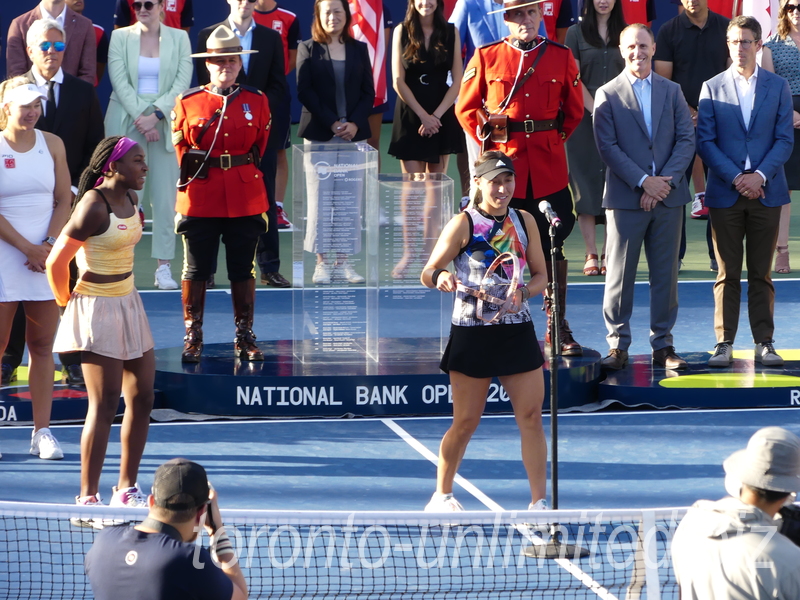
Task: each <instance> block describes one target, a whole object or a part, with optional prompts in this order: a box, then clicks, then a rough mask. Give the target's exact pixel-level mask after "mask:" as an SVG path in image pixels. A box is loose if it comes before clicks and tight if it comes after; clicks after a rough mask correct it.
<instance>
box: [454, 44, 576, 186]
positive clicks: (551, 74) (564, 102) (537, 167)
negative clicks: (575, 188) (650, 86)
mask: <svg viewBox="0 0 800 600" xmlns="http://www.w3.org/2000/svg"><path fill="white" fill-rule="evenodd" d="M547 44H548V48H547V53H546V54H545V55H544V56H543V57H542V59H541V60H540V61H539V64H538V65H536V69H535V71H534V73H533V75H531V77H530V78H529V79H528V80H527V81H526V82H525V84H524V85H523V86H522V89H520V90H519V91H517V93H516V94H514V97H513V98H512V100H511V103H510V104H509V106H508V108H507V109H506V110H505V114H507V115H508V116H509V119H510V121H512V122H513V121H517V122H519V121H525V120H528V119H530V120H533V121H545V120H549V119H555V118H557V116H558V110H559V108H561V109H562V110H563V111H564V124H563V126H562V129H561V131H562V132H563V134H564V136H563V139H562V135H561V133H559V131H557V130H555V129H551V130H548V131H539V132H536V133H524V132H518V133H509V139H508V143H506V144H494V145H493V146H492V147H491V149H495V150H500V151H501V152H504V153H505V154H507V155H508V156H509V157H510V158H512V159H514V169H515V170H516V175H517V187H516V192H515V194H514V196H515V197H516V198H525V195H526V191H527V187H528V186H527V182H528V179H529V178H530V179H531V181H532V184H533V194H534V198H543V197H544V196H548V195H550V194H553V193H555V192H558V191H559V190H562V189H564V188H565V187H567V185H568V184H569V177H568V174H567V156H566V153H565V151H564V142H565V140H566V138H568V137H569V136H570V135H571V134H572V132H573V131H574V130H575V128H576V127H577V126H578V124H579V123H580V122H581V119H582V118H583V95H582V92H581V88H580V75H579V73H578V67H577V65H576V64H575V59H574V58H573V57H572V52H570V50H569V49H567V48H566V47H565V46H561V45H560V44H556V43H554V42H550V41H548V42H547ZM539 48H540V46H537V47H536V48H534V49H532V50H527V51H524V50H520V49H518V48H515V47H514V46H512V44H511V41H510V38H506V39H504V40H501V41H499V42H495V43H494V44H489V45H488V46H484V47H482V48H478V50H476V51H475V54H474V55H473V57H472V59H471V60H470V61H469V64H468V65H467V68H466V70H465V71H464V79H463V82H462V84H461V91H460V93H459V96H458V103H457V104H456V116H457V117H458V120H459V122H460V123H461V126H462V127H463V128H464V130H465V131H466V132H467V133H469V134H470V135H471V136H472V137H473V138H475V139H476V140H477V139H478V138H477V134H476V131H477V127H478V117H477V112H478V111H479V110H482V109H483V106H484V105H485V106H486V108H487V109H488V110H489V112H494V113H496V112H498V106H499V105H500V103H501V102H502V101H503V100H504V99H505V98H506V96H508V94H509V93H510V92H511V88H512V87H513V85H514V81H515V80H516V77H517V73H518V72H519V73H520V75H519V77H520V78H521V77H522V76H523V75H524V74H525V72H526V71H527V70H528V69H529V68H530V67H531V65H532V64H533V61H534V60H535V59H536V55H537V53H538V52H539ZM520 60H522V68H521V69H519V71H518V68H519V65H520Z"/></svg>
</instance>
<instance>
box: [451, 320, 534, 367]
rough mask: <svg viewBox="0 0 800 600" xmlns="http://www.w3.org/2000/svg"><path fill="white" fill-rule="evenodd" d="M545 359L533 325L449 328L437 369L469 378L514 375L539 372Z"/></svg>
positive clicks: (514, 324)
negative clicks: (454, 372) (461, 374)
mask: <svg viewBox="0 0 800 600" xmlns="http://www.w3.org/2000/svg"><path fill="white" fill-rule="evenodd" d="M543 364H544V356H542V351H541V349H540V348H539V341H538V340H537V339H536V330H535V329H534V328H533V323H532V322H531V321H528V322H527V323H513V324H511V325H478V326H475V327H465V326H462V325H451V327H450V340H449V341H448V342H447V348H445V350H444V355H443V356H442V361H441V362H440V363H439V368H440V369H441V370H442V371H444V372H445V373H449V372H450V371H451V370H452V371H458V372H459V373H463V374H464V375H468V376H469V377H476V378H486V377H502V376H504V375H515V374H517V373H525V372H527V371H533V370H535V369H538V368H539V367H541V366H542V365H543Z"/></svg>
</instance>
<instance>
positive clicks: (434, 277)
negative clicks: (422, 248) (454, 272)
mask: <svg viewBox="0 0 800 600" xmlns="http://www.w3.org/2000/svg"><path fill="white" fill-rule="evenodd" d="M442 273H447V274H449V273H450V271H448V270H447V269H436V270H435V271H434V272H433V275H431V281H432V282H433V287H436V282H437V281H439V275H441V274H442Z"/></svg>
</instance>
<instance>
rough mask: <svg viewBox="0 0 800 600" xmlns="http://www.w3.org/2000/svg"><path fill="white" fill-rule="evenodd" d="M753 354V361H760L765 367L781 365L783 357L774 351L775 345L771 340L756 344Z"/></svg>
mask: <svg viewBox="0 0 800 600" xmlns="http://www.w3.org/2000/svg"><path fill="white" fill-rule="evenodd" d="M754 355H755V356H754V358H755V361H756V362H757V363H761V364H762V365H764V366H765V367H782V366H783V359H782V358H781V356H780V355H779V354H778V353H777V352H775V346H773V345H772V342H765V343H763V344H756V348H755V350H754Z"/></svg>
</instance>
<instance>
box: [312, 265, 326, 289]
mask: <svg viewBox="0 0 800 600" xmlns="http://www.w3.org/2000/svg"><path fill="white" fill-rule="evenodd" d="M311 281H312V282H314V283H316V284H317V285H320V284H323V283H330V282H331V271H330V269H329V268H328V265H327V264H325V263H324V262H318V263H317V266H316V267H315V268H314V275H313V276H312V277H311Z"/></svg>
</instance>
